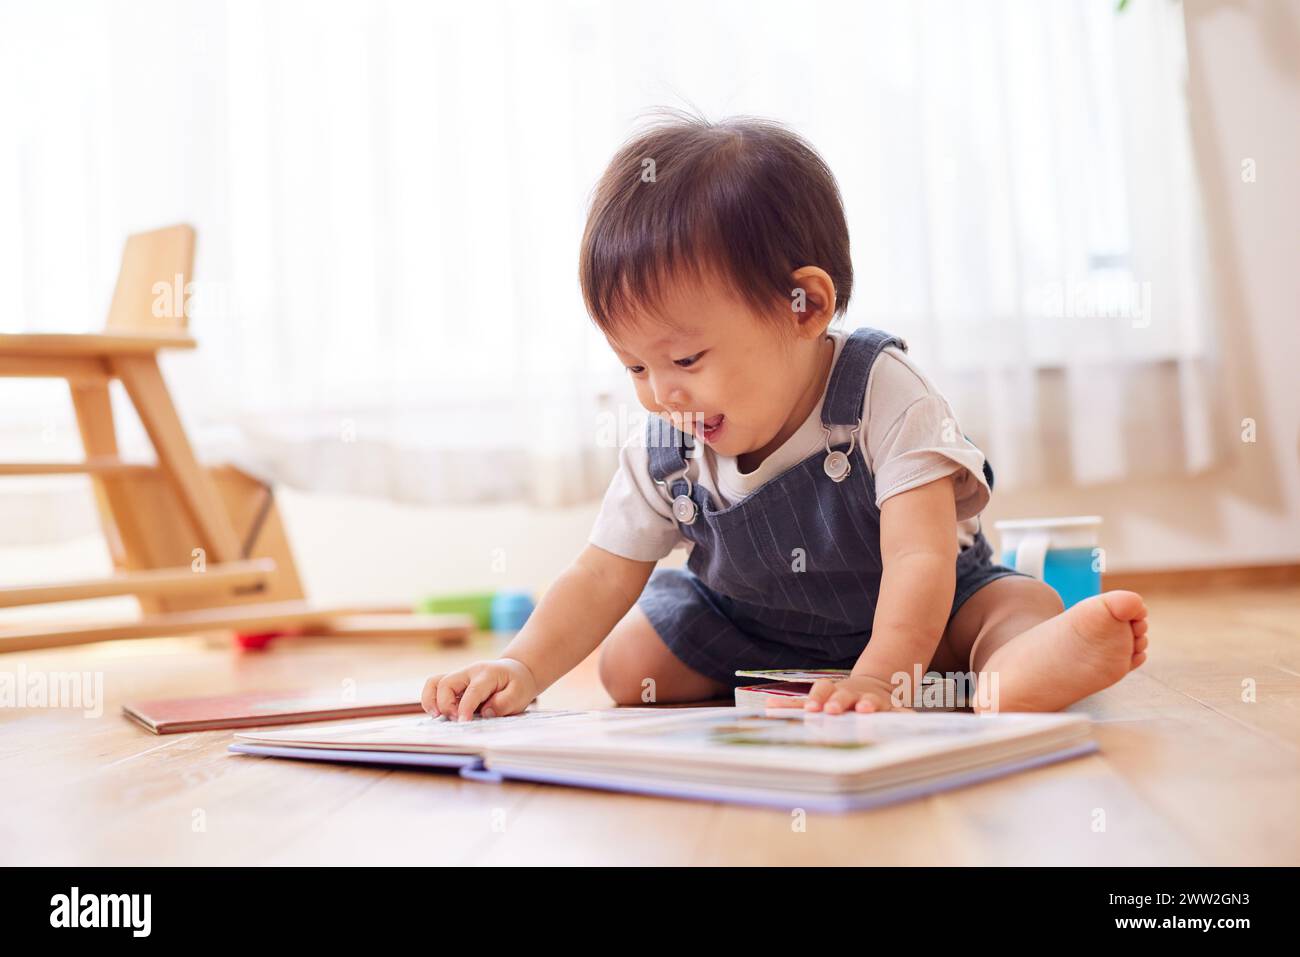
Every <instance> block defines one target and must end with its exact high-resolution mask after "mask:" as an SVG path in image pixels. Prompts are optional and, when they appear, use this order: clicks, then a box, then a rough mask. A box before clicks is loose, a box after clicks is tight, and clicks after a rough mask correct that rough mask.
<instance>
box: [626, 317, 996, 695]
mask: <svg viewBox="0 0 1300 957" xmlns="http://www.w3.org/2000/svg"><path fill="white" fill-rule="evenodd" d="M889 345H893V346H897V347H898V348H900V349H902V350H904V351H906V349H907V344H906V343H905V342H904V341H903V340H902V339H899V338H897V337H895V336H890V335H889V334H887V333H885V332H881V331H880V330H878V329H858V330H856V331H855V332H854V333H853V334H852V335H851V336H849V338H848V339H847V340H846V341H845V343H844V346H843V348H842V349H841V351H840V355H839V358H838V359H837V360H836V363H835V367H834V369H833V370H832V371H831V376H830V381H829V383H828V384H827V388H826V398H825V401H824V402H823V406H822V425H823V426H824V427H826V429H827V443H828V447H827V450H826V451H818V452H817V453H815V454H813V455H811V456H809V457H808V458H806V459H804V460H803V461H802V462H800V463H799V464H798V465H795V466H793V467H791V468H790V469H788V470H786V471H785V472H783V473H781V474H780V475H779V476H777V477H776V478H774V479H772V480H771V481H770V482H768V483H766V484H765V485H762V486H761V487H759V488H758V489H757V490H755V491H754V492H753V493H751V494H750V495H748V496H746V497H745V498H743V499H741V500H740V501H738V502H736V503H735V504H733V505H732V506H731V507H730V508H724V509H718V508H715V507H714V503H713V501H712V499H711V498H710V496H709V493H708V491H707V490H705V489H703V488H701V487H700V486H699V485H696V484H694V483H693V482H691V481H690V480H689V471H688V466H689V465H690V464H691V461H692V457H691V450H692V449H693V448H694V445H693V443H694V437H693V436H691V435H688V434H685V433H683V432H681V431H679V430H678V429H676V428H674V427H673V426H672V424H671V423H668V422H666V421H665V420H663V419H662V418H660V417H658V416H652V417H651V419H650V422H649V424H648V427H647V431H646V445H647V449H648V452H649V462H650V473H651V476H652V477H653V478H654V480H655V482H656V483H657V484H659V485H660V486H661V488H663V489H664V490H665V492H666V493H667V497H668V498H669V499H671V500H674V515H675V516H676V518H677V523H678V527H679V528H680V529H681V532H682V534H683V535H684V536H685V537H686V538H687V539H689V540H690V541H691V542H693V543H694V547H693V549H692V550H691V555H690V558H689V560H688V561H687V566H686V568H685V569H677V568H674V569H669V568H658V569H655V572H654V574H653V575H651V577H650V580H649V582H648V583H647V584H646V587H645V590H644V591H643V592H642V594H641V597H640V599H639V605H640V607H641V609H642V611H643V612H645V615H646V617H647V618H648V619H649V621H650V623H651V625H653V626H654V628H655V630H656V631H657V632H658V633H659V637H660V638H661V639H663V641H664V643H665V644H666V645H667V646H668V648H669V649H670V650H671V651H672V652H673V654H675V655H676V656H677V657H678V658H680V659H681V660H682V661H683V662H684V663H685V664H686V665H687V666H689V667H690V668H692V669H694V670H695V671H698V672H699V673H701V674H703V675H706V676H707V677H709V678H712V679H713V680H715V681H717V682H720V683H721V684H724V685H727V686H729V687H736V686H738V685H741V684H746V683H752V681H753V679H752V678H737V677H736V676H735V672H736V670H737V669H754V668H850V669H851V668H852V667H853V666H854V665H855V664H856V663H857V660H858V657H859V656H860V655H861V654H862V650H863V648H865V647H866V644H867V642H868V641H869V640H870V638H871V627H872V622H873V620H874V618H875V614H876V596H877V595H879V593H880V579H881V574H882V572H883V567H882V560H881V556H880V509H879V508H877V507H876V504H875V502H876V489H875V477H874V476H873V475H872V474H871V472H870V470H869V469H868V468H867V463H866V459H865V458H864V456H863V454H862V449H861V443H860V441H859V436H858V435H857V433H858V432H860V431H861V429H860V427H861V424H862V423H861V421H860V420H861V415H862V404H863V402H864V400H865V397H866V391H867V377H868V376H869V374H870V372H871V366H872V363H874V362H875V361H876V357H877V356H878V355H880V350H881V349H883V348H884V347H885V346H889ZM832 426H843V427H844V428H847V429H852V430H854V434H853V435H852V437H851V438H850V441H849V442H848V443H847V444H846V443H840V444H839V445H835V446H831V445H830V438H831V434H832V433H831V432H830V431H829V430H830V429H831V427H832ZM837 453H839V454H837ZM846 466H847V470H846ZM835 476H838V478H839V481H836V479H835ZM984 476H985V478H986V479H987V481H988V484H989V488H990V489H992V487H993V469H992V468H991V467H990V466H989V464H988V462H987V460H986V461H985V463H984ZM992 554H993V549H992V548H991V547H990V545H989V543H988V541H987V540H986V539H985V538H984V533H983V531H982V530H981V531H979V532H978V533H977V534H976V536H975V540H974V543H973V544H972V545H970V546H968V547H966V548H963V549H962V550H961V552H960V553H959V555H958V557H957V587H956V591H955V593H954V595H953V603H952V611H951V612H950V613H949V616H948V617H949V619H950V620H951V618H952V615H954V614H956V612H957V609H958V608H960V607H961V606H962V604H963V603H964V602H965V601H966V599H968V598H969V597H970V596H971V595H973V594H974V593H975V592H976V591H978V590H979V589H980V588H982V587H983V586H985V585H987V584H988V583H989V582H991V581H993V580H994V579H997V578H1003V577H1005V576H1008V575H1018V574H1021V573H1020V572H1017V571H1015V570H1014V569H1011V568H1008V567H1006V566H1005V565H998V564H995V563H993V562H992V560H991V559H992Z"/></svg>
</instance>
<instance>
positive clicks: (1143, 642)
mask: <svg viewBox="0 0 1300 957" xmlns="http://www.w3.org/2000/svg"><path fill="white" fill-rule="evenodd" d="M1147 644H1148V640H1147V636H1146V635H1143V636H1142V637H1141V638H1139V639H1138V640H1137V641H1135V642H1133V654H1135V655H1136V654H1139V653H1140V652H1143V651H1146V650H1147Z"/></svg>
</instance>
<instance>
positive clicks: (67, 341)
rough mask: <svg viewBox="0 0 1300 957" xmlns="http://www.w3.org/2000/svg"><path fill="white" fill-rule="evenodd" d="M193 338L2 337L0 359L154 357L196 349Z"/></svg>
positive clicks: (91, 334)
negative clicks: (164, 351)
mask: <svg viewBox="0 0 1300 957" xmlns="http://www.w3.org/2000/svg"><path fill="white" fill-rule="evenodd" d="M197 346H198V343H197V342H196V341H195V340H194V339H193V338H192V337H190V336H187V335H184V334H183V333H178V334H175V335H132V334H130V333H114V334H111V335H109V334H105V333H99V332H88V333H59V332H47V333H0V356H21V357H24V358H26V357H31V358H78V357H84V358H91V359H94V358H96V357H102V356H151V355H153V354H154V353H156V352H157V351H158V350H159V349H193V348H196V347H197Z"/></svg>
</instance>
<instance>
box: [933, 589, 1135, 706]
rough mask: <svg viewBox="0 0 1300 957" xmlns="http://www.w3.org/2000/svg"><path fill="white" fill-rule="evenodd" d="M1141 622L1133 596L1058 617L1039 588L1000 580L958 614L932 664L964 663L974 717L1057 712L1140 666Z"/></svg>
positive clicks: (1118, 595) (1124, 594)
mask: <svg viewBox="0 0 1300 957" xmlns="http://www.w3.org/2000/svg"><path fill="white" fill-rule="evenodd" d="M1146 615H1147V610H1146V605H1144V604H1143V602H1142V597H1141V596H1140V595H1138V594H1137V593H1136V592H1131V591H1110V592H1105V593H1104V594H1101V595H1096V596H1094V597H1092V598H1087V599H1085V600H1083V601H1081V602H1079V603H1077V604H1075V605H1073V606H1071V607H1070V608H1069V609H1068V610H1064V611H1063V610H1062V605H1061V600H1060V598H1059V597H1058V596H1057V594H1056V592H1055V591H1053V590H1052V589H1051V588H1050V587H1048V586H1047V585H1045V584H1043V583H1042V582H1040V581H1037V580H1035V579H1031V578H1026V577H1023V576H1011V577H1006V578H999V579H995V580H994V581H991V582H989V583H988V584H987V585H985V586H984V587H983V588H981V589H980V590H979V591H977V592H976V593H975V594H974V595H972V596H971V597H970V598H969V599H968V600H967V601H966V602H965V603H964V604H963V605H962V607H961V608H960V609H958V611H957V614H956V615H954V616H953V618H952V620H951V621H950V622H949V623H948V628H947V630H946V631H945V633H944V637H943V641H942V642H941V644H940V650H939V652H936V654H935V662H940V661H942V660H943V659H944V658H945V657H946V658H948V659H949V660H952V659H953V658H956V659H957V660H961V659H962V658H963V657H964V658H965V660H966V661H967V662H968V667H969V670H970V671H971V672H974V673H975V674H976V675H978V680H979V682H980V685H981V694H980V695H979V697H978V699H977V701H976V710H977V711H1059V710H1061V709H1062V708H1065V707H1068V706H1069V705H1071V704H1074V703H1075V702H1076V701H1079V700H1081V699H1083V698H1086V697H1088V696H1089V695H1091V694H1095V693H1096V692H1098V691H1100V690H1102V689H1103V688H1106V687H1109V686H1110V685H1112V684H1114V683H1115V682H1117V681H1119V680H1120V679H1121V678H1123V677H1124V676H1125V675H1126V674H1128V673H1129V672H1130V671H1132V670H1133V669H1134V668H1136V667H1138V666H1139V665H1141V664H1142V663H1143V662H1144V661H1145V660H1146V647H1147V620H1146ZM931 668H932V669H934V670H944V669H943V668H942V667H941V666H940V665H938V664H936V663H932V664H931ZM994 675H996V684H995V683H994V680H993V678H994ZM994 690H996V696H995V697H991V696H990V695H991V693H992V692H993V691H994Z"/></svg>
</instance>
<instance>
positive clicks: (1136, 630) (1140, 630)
mask: <svg viewBox="0 0 1300 957" xmlns="http://www.w3.org/2000/svg"><path fill="white" fill-rule="evenodd" d="M1149 627H1151V626H1150V625H1148V624H1147V620H1146V619H1145V618H1139V619H1138V620H1137V621H1135V622H1133V637H1134V638H1141V637H1142V636H1143V635H1145V634H1146V633H1147V629H1148V628H1149Z"/></svg>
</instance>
